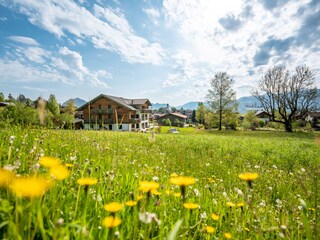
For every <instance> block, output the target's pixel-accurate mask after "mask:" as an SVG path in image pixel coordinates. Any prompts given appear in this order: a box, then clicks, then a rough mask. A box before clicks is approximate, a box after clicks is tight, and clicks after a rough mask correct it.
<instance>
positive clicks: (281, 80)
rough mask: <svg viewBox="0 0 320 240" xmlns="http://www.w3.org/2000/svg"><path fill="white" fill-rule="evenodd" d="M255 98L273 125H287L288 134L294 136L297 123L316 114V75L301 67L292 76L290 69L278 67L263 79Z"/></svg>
mask: <svg viewBox="0 0 320 240" xmlns="http://www.w3.org/2000/svg"><path fill="white" fill-rule="evenodd" d="M252 94H253V96H254V97H256V99H258V100H259V102H260V103H261V105H262V107H263V109H264V111H266V112H267V113H269V114H270V121H273V122H278V123H281V124H284V125H285V129H286V131H287V132H292V131H293V130H292V123H293V121H294V120H298V119H301V118H302V117H303V116H305V114H306V113H307V112H309V111H315V110H316V99H317V97H318V91H317V88H316V85H315V72H314V71H312V70H311V69H310V68H309V67H307V66H298V67H296V69H295V72H294V73H293V74H290V73H289V71H288V70H287V69H286V68H284V67H282V66H275V67H273V68H271V69H269V70H268V71H267V73H266V74H265V75H264V76H263V77H262V78H261V79H260V81H259V84H258V87H257V88H256V89H254V90H253V91H252Z"/></svg>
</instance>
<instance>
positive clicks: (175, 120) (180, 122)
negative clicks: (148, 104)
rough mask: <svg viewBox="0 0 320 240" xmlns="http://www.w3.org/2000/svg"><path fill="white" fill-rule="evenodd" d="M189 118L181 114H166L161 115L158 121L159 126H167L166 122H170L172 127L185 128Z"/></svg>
mask: <svg viewBox="0 0 320 240" xmlns="http://www.w3.org/2000/svg"><path fill="white" fill-rule="evenodd" d="M187 118H188V116H186V115H183V114H180V113H175V112H174V113H165V114H161V115H160V116H159V117H158V118H157V119H156V120H157V122H158V125H160V126H161V125H166V124H165V122H166V121H167V120H170V123H171V125H172V126H179V127H184V125H185V124H186V121H187Z"/></svg>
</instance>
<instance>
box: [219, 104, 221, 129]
mask: <svg viewBox="0 0 320 240" xmlns="http://www.w3.org/2000/svg"><path fill="white" fill-rule="evenodd" d="M219 115H220V116H219V118H220V119H219V130H220V131H221V129H222V110H221V109H220V113H219Z"/></svg>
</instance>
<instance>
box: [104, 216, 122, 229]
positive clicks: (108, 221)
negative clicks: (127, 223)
mask: <svg viewBox="0 0 320 240" xmlns="http://www.w3.org/2000/svg"><path fill="white" fill-rule="evenodd" d="M121 222H122V221H121V219H120V218H117V217H113V216H110V217H106V218H105V219H103V220H102V225H103V226H105V227H107V228H114V227H117V226H119V225H120V224H121Z"/></svg>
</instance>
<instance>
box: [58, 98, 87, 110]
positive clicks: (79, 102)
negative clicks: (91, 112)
mask: <svg viewBox="0 0 320 240" xmlns="http://www.w3.org/2000/svg"><path fill="white" fill-rule="evenodd" d="M69 101H73V103H74V105H75V106H76V107H77V108H79V107H81V106H82V105H84V104H86V103H87V101H85V100H83V99H81V98H72V99H69V100H67V101H65V102H64V103H62V106H63V107H65V106H67V104H68V102H69Z"/></svg>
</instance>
